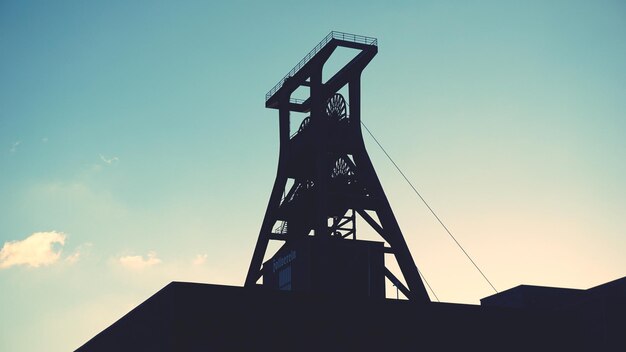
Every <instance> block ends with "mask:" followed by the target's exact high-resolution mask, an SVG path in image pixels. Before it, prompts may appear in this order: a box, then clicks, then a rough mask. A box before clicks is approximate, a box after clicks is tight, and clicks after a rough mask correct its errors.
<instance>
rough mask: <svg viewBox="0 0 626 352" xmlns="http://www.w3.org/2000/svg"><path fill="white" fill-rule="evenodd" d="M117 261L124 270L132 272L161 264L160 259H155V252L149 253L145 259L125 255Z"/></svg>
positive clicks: (138, 256)
mask: <svg viewBox="0 0 626 352" xmlns="http://www.w3.org/2000/svg"><path fill="white" fill-rule="evenodd" d="M118 261H119V263H120V264H121V265H122V266H123V267H125V268H128V269H132V270H143V269H145V268H148V267H151V266H154V265H157V264H159V263H160V262H161V259H159V258H157V256H156V252H150V253H148V256H147V257H145V258H144V257H143V256H140V255H127V256H123V257H120V258H119V259H118Z"/></svg>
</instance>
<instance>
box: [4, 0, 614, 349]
mask: <svg viewBox="0 0 626 352" xmlns="http://www.w3.org/2000/svg"><path fill="white" fill-rule="evenodd" d="M330 30H339V31H345V32H351V33H357V34H362V35H369V36H374V37H377V38H378V40H379V54H378V55H377V56H376V57H375V58H374V60H373V61H372V63H371V64H370V65H369V66H368V68H367V69H366V71H365V72H364V74H363V79H362V87H363V88H362V89H363V99H362V100H363V103H362V110H363V113H362V115H363V121H364V122H365V123H366V124H367V125H368V126H369V127H370V129H371V130H372V131H373V132H374V133H375V134H376V136H377V138H378V139H379V140H380V141H381V143H382V144H383V145H384V146H385V148H386V149H387V150H388V152H389V153H390V154H391V155H392V156H393V157H394V159H395V160H396V162H397V163H398V164H399V165H400V166H401V167H402V168H403V170H404V171H405V173H406V174H407V175H408V176H409V178H410V179H411V180H412V182H413V183H414V184H415V185H416V186H417V187H418V189H419V190H420V191H421V192H422V195H423V196H424V197H425V198H426V199H427V200H428V201H429V202H430V204H431V206H432V207H433V208H434V209H435V210H436V211H437V212H438V214H439V215H440V216H441V218H442V219H443V220H444V222H446V224H447V225H448V227H449V228H450V229H451V230H452V231H453V233H454V234H455V235H456V237H457V239H458V240H459V241H460V242H461V243H462V244H463V245H464V246H465V248H466V250H468V252H470V254H472V255H473V257H474V259H475V260H476V262H477V263H478V264H479V265H480V266H481V267H482V269H483V270H484V272H485V273H486V274H487V276H488V277H489V278H490V279H491V281H492V282H493V283H494V285H495V286H496V287H497V288H498V289H499V290H504V289H508V288H511V287H514V286H516V285H519V284H523V283H524V284H538V285H548V286H562V287H575V288H588V287H591V286H595V285H598V284H601V283H604V282H606V281H609V280H613V279H617V278H619V277H622V276H624V275H625V274H626V256H625V255H624V253H625V252H626V230H624V218H625V216H626V177H625V175H626V162H625V161H626V138H625V136H626V98H625V97H626V64H625V63H626V40H625V38H626V6H625V5H624V3H623V2H620V1H512V2H507V1H477V2H471V4H470V2H444V1H406V2H394V1H390V2H382V1H377V2H374V3H373V4H369V3H368V2H365V1H345V2H341V3H339V2H336V1H315V2H313V1H308V2H296V1H282V2H278V1H276V2H259V1H249V2H241V1H228V2H223V3H222V4H215V3H214V2H211V1H198V2H187V1H175V2H174V1H171V2H158V1H145V2H143V1H131V2H128V1H102V2H93V1H90V2H87V1H69V2H66V1H54V2H52V1H48V2H45V1H2V2H0V200H1V201H0V245H3V247H2V251H3V252H1V254H0V292H2V295H1V296H0V297H1V298H2V299H0V350H2V351H44V350H45V351H67V350H72V349H74V348H77V347H78V346H80V345H81V344H82V343H84V342H85V341H87V340H88V339H89V338H91V337H92V336H93V335H95V334H96V333H97V332H99V331H101V330H102V329H104V328H105V327H107V326H108V325H110V324H111V323H113V322H114V321H115V320H117V319H118V318H119V317H121V316H122V315H123V314H124V313H126V312H127V311H128V310H130V309H131V308H132V307H134V306H136V305H137V304H139V303H140V302H142V301H143V300H145V299H146V298H148V297H149V296H150V295H152V294H153V293H155V292H156V291H157V290H158V289H160V288H161V287H163V286H164V285H166V284H167V283H168V282H170V281H173V280H184V281H196V282H207V283H219V284H228V285H242V284H243V281H244V278H245V274H246V270H247V266H248V264H249V260H250V257H251V255H252V250H253V248H254V245H255V242H256V239H257V236H258V229H259V227H260V224H261V221H262V217H263V214H264V211H265V207H266V205H267V201H268V198H269V194H270V191H271V187H272V183H273V181H274V177H275V172H276V164H277V159H278V123H277V113H276V112H275V111H274V110H268V109H265V108H264V99H263V98H264V94H265V93H266V92H267V91H268V90H269V89H270V88H271V87H272V86H273V85H274V84H275V83H276V82H277V81H278V80H279V79H280V78H281V77H282V76H283V75H284V74H285V73H286V72H287V71H288V70H289V69H291V67H293V65H295V64H296V63H297V62H298V61H299V60H300V58H301V57H303V56H304V55H305V54H306V53H307V52H308V51H309V50H310V49H312V48H313V46H315V45H316V44H317V43H318V42H319V40H321V39H322V38H323V37H324V36H325V35H326V34H327V33H328V32H329V31H330ZM366 144H367V146H368V148H369V151H370V155H371V157H372V159H373V162H374V165H375V167H376V168H377V171H378V174H379V177H380V178H381V181H382V182H383V186H384V188H385V190H386V192H387V196H388V197H389V199H390V202H391V204H392V207H393V209H394V211H395V212H396V216H397V217H398V220H399V222H400V226H401V227H402V229H403V231H404V234H405V237H406V240H407V242H408V244H409V247H410V249H411V251H412V253H413V256H414V258H415V261H416V264H417V265H418V267H419V268H420V270H421V271H422V272H423V273H424V275H425V276H426V278H427V279H428V281H429V282H430V284H431V286H432V287H433V289H434V290H435V291H436V293H437V295H438V296H439V298H440V299H441V300H442V301H447V302H463V303H474V304H476V303H478V301H479V299H480V298H482V297H485V296H488V295H490V294H492V293H493V292H492V291H491V289H490V287H489V286H488V285H487V284H486V283H485V281H484V280H482V278H481V277H480V275H479V274H478V273H477V272H476V271H475V269H474V268H473V267H472V266H471V264H469V262H468V261H467V259H466V258H465V257H464V256H463V254H462V253H461V252H460V250H459V249H458V248H457V247H456V246H455V245H454V243H453V242H452V240H451V239H450V238H449V237H448V236H447V235H446V234H445V232H444V231H443V229H442V228H441V227H440V226H439V225H438V224H437V223H436V220H435V219H434V218H433V217H432V216H431V215H430V214H429V213H428V211H427V209H426V208H425V207H424V206H423V205H422V204H420V203H419V202H418V199H417V197H416V196H415V195H414V194H413V193H412V192H411V190H410V188H409V186H408V185H407V184H406V183H405V182H404V181H403V180H402V178H401V176H400V175H399V174H398V173H397V172H396V171H395V170H394V169H393V167H392V165H391V164H390V163H389V161H388V160H387V159H385V156H384V154H382V152H381V151H380V150H379V149H377V147H376V146H375V144H374V143H373V141H372V140H371V139H369V137H368V139H366ZM3 255H4V256H3Z"/></svg>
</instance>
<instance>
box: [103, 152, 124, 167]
mask: <svg viewBox="0 0 626 352" xmlns="http://www.w3.org/2000/svg"><path fill="white" fill-rule="evenodd" d="M100 159H101V160H102V161H104V162H105V163H106V164H108V165H111V164H113V163H116V162H118V161H120V158H118V157H116V156H114V157H111V158H107V157H105V156H104V155H102V154H100Z"/></svg>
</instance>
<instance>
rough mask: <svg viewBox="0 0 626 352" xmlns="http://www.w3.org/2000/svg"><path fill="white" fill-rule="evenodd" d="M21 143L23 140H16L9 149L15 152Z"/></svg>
mask: <svg viewBox="0 0 626 352" xmlns="http://www.w3.org/2000/svg"><path fill="white" fill-rule="evenodd" d="M20 144H22V142H21V141H17V142H15V143H13V144H12V145H11V149H9V151H10V152H11V153H15V152H16V151H17V147H18V146H19V145H20Z"/></svg>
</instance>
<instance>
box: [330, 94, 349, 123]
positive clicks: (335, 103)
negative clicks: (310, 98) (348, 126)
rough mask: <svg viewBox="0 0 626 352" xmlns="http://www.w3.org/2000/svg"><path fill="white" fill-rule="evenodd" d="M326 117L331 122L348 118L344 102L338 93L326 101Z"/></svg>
mask: <svg viewBox="0 0 626 352" xmlns="http://www.w3.org/2000/svg"><path fill="white" fill-rule="evenodd" d="M326 116H328V118H330V119H331V120H333V121H341V120H344V119H347V118H348V112H347V108H346V100H345V99H344V98H343V96H342V95H341V94H339V93H335V95H333V96H332V97H330V98H329V99H328V103H327V104H326Z"/></svg>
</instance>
